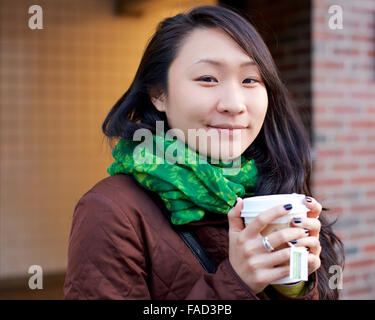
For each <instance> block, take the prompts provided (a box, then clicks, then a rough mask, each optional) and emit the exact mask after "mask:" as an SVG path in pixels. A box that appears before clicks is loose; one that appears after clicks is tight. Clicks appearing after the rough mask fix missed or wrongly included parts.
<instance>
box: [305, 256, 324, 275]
mask: <svg viewBox="0 0 375 320" xmlns="http://www.w3.org/2000/svg"><path fill="white" fill-rule="evenodd" d="M320 265H321V261H320V258H319V256H317V255H315V254H309V256H308V257H307V266H308V267H307V268H308V270H309V271H308V274H309V275H310V274H312V273H313V272H315V271H316V270H318V269H319V268H320Z"/></svg>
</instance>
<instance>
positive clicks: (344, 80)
mask: <svg viewBox="0 0 375 320" xmlns="http://www.w3.org/2000/svg"><path fill="white" fill-rule="evenodd" d="M333 82H334V83H340V84H347V85H353V84H360V83H361V80H359V79H355V78H335V79H333ZM357 110H358V109H357Z"/></svg>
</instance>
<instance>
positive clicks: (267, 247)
mask: <svg viewBox="0 0 375 320" xmlns="http://www.w3.org/2000/svg"><path fill="white" fill-rule="evenodd" d="M262 241H263V245H264V247H265V248H266V250H267V251H268V252H272V251H273V250H275V249H274V248H273V247H272V246H271V244H270V242H269V240H268V238H267V237H262Z"/></svg>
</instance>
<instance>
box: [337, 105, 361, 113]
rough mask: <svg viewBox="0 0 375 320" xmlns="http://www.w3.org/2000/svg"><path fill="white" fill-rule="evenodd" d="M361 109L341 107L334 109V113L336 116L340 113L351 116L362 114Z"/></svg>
mask: <svg viewBox="0 0 375 320" xmlns="http://www.w3.org/2000/svg"><path fill="white" fill-rule="evenodd" d="M360 111H361V110H360V109H359V108H357V107H352V106H339V107H335V108H333V112H334V113H335V114H338V113H341V114H342V113H344V114H346V113H349V114H352V113H360Z"/></svg>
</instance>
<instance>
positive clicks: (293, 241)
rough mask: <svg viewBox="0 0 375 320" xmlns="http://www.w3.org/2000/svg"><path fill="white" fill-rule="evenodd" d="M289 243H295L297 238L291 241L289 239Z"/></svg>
mask: <svg viewBox="0 0 375 320" xmlns="http://www.w3.org/2000/svg"><path fill="white" fill-rule="evenodd" d="M289 243H290V244H293V245H294V244H296V243H297V240H292V241H289Z"/></svg>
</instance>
